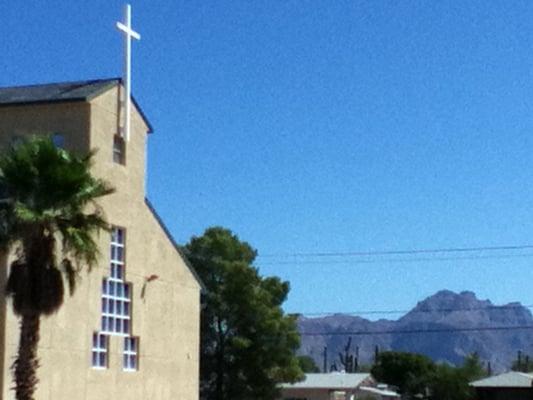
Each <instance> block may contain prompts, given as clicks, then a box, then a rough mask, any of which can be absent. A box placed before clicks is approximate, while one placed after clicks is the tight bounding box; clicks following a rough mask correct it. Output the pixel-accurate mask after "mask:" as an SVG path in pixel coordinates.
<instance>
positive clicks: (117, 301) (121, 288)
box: [102, 227, 131, 336]
mask: <svg viewBox="0 0 533 400" xmlns="http://www.w3.org/2000/svg"><path fill="white" fill-rule="evenodd" d="M124 243H125V235H124V229H121V228H117V227H115V228H113V229H112V231H111V257H110V258H111V263H110V269H111V271H110V276H109V278H106V279H104V280H103V281H102V331H103V332H106V333H111V334H116V335H122V336H125V335H129V332H130V319H131V318H130V312H131V291H130V285H129V284H128V283H126V282H124V269H125V267H124V260H125V245H124Z"/></svg>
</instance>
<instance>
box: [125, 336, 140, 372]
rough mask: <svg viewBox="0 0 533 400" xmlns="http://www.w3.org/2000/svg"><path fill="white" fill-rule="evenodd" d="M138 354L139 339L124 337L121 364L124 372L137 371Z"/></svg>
mask: <svg viewBox="0 0 533 400" xmlns="http://www.w3.org/2000/svg"><path fill="white" fill-rule="evenodd" d="M138 354H139V338H136V337H125V338H124V352H123V364H122V368H123V369H124V371H137V364H138Z"/></svg>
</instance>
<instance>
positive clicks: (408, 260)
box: [259, 253, 533, 266]
mask: <svg viewBox="0 0 533 400" xmlns="http://www.w3.org/2000/svg"><path fill="white" fill-rule="evenodd" d="M531 257H533V254H532V253H526V254H500V255H493V256H481V255H480V256H466V257H419V258H381V259H373V260H348V259H346V260H326V261H298V260H293V261H266V262H260V263H259V264H260V265H263V266H268V265H332V264H350V265H356V264H377V263H407V264H409V263H419V262H440V261H470V260H491V259H492V260H502V259H509V258H531Z"/></svg>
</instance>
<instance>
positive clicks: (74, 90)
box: [0, 78, 153, 132]
mask: <svg viewBox="0 0 533 400" xmlns="http://www.w3.org/2000/svg"><path fill="white" fill-rule="evenodd" d="M121 82H122V79H121V78H110V79H94V80H87V81H75V82H58V83H45V84H39V85H28V86H10V87H0V106H13V105H28V104H46V103H63V102H73V101H90V100H91V99H93V98H95V97H97V96H99V95H101V94H102V93H104V92H106V91H107V90H109V89H111V88H112V87H114V86H116V85H118V84H120V83H121ZM132 101H133V104H135V107H137V110H138V111H139V113H140V114H141V117H142V118H143V120H144V122H145V123H146V125H147V126H148V131H149V132H152V131H153V129H152V126H151V124H150V122H149V121H148V119H147V118H146V116H145V115H144V113H143V111H142V109H141V107H139V105H138V104H137V102H136V101H135V98H133V96H132Z"/></svg>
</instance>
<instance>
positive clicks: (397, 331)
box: [300, 325, 533, 336]
mask: <svg viewBox="0 0 533 400" xmlns="http://www.w3.org/2000/svg"><path fill="white" fill-rule="evenodd" d="M529 329H533V325H516V326H485V327H472V328H434V329H393V330H381V331H325V332H300V335H301V336H345V335H352V336H371V335H407V334H427V333H452V332H486V331H513V330H529Z"/></svg>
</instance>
